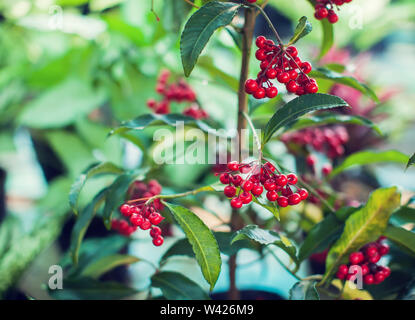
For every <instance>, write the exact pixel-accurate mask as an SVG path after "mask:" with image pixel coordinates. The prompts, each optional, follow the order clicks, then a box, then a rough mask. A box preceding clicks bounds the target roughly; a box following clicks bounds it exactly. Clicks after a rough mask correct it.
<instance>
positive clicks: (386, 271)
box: [381, 267, 391, 278]
mask: <svg viewBox="0 0 415 320" xmlns="http://www.w3.org/2000/svg"><path fill="white" fill-rule="evenodd" d="M381 268H382V269H381V272H382V273H383V275H384V276H385V278H387V277H389V276H390V274H391V269H389V268H388V267H381Z"/></svg>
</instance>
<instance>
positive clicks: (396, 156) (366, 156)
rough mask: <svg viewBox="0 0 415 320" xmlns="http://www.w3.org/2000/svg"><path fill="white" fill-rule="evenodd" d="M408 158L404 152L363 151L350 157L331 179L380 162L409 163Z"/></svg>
mask: <svg viewBox="0 0 415 320" xmlns="http://www.w3.org/2000/svg"><path fill="white" fill-rule="evenodd" d="M407 161H408V156H407V155H405V154H403V153H402V152H399V151H395V150H389V151H379V152H377V151H361V152H356V153H353V154H352V155H350V156H348V157H347V158H346V159H345V160H344V161H343V162H342V164H341V165H339V166H337V167H336V168H334V170H333V171H332V172H331V173H330V175H329V178H332V177H334V176H335V175H337V174H339V173H340V172H342V171H344V170H346V169H349V168H351V167H354V166H363V165H367V164H372V163H380V162H396V163H403V164H405V163H407Z"/></svg>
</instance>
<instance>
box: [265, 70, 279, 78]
mask: <svg viewBox="0 0 415 320" xmlns="http://www.w3.org/2000/svg"><path fill="white" fill-rule="evenodd" d="M266 76H267V78H268V79H275V77H276V76H277V71H275V69H268V71H267V73H266Z"/></svg>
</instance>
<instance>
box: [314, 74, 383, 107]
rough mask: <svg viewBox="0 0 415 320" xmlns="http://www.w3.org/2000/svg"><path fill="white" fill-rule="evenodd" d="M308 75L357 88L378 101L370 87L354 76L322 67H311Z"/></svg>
mask: <svg viewBox="0 0 415 320" xmlns="http://www.w3.org/2000/svg"><path fill="white" fill-rule="evenodd" d="M309 75H310V77H313V78H317V79H319V78H320V79H327V80H332V81H334V82H336V83H341V84H344V85H346V86H349V87H352V88H354V89H356V90H359V91H360V92H361V93H363V94H364V95H366V96H368V97H369V98H371V99H373V100H374V101H376V102H379V98H378V97H377V96H376V94H375V93H374V92H373V90H372V89H370V88H369V87H368V86H367V85H366V84H364V83H362V82H360V81H358V80H357V79H356V78H353V77H351V76H345V75H342V74H341V73H337V72H335V71H332V70H329V69H326V68H322V67H320V68H316V69H313V70H312V71H311V72H310V74H309Z"/></svg>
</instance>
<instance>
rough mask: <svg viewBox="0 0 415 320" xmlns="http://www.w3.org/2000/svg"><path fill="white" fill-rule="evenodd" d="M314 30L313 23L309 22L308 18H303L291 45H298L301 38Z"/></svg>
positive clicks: (296, 28) (295, 31)
mask: <svg viewBox="0 0 415 320" xmlns="http://www.w3.org/2000/svg"><path fill="white" fill-rule="evenodd" d="M312 30H313V27H312V25H311V23H310V22H309V21H308V20H307V17H301V18H300V20H299V21H298V24H297V26H296V27H295V30H294V35H293V36H292V38H291V39H290V42H289V45H292V44H294V43H296V42H297V41H298V40H300V39H301V38H303V37H305V36H306V35H308V34H309V33H310V32H311V31H312Z"/></svg>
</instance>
